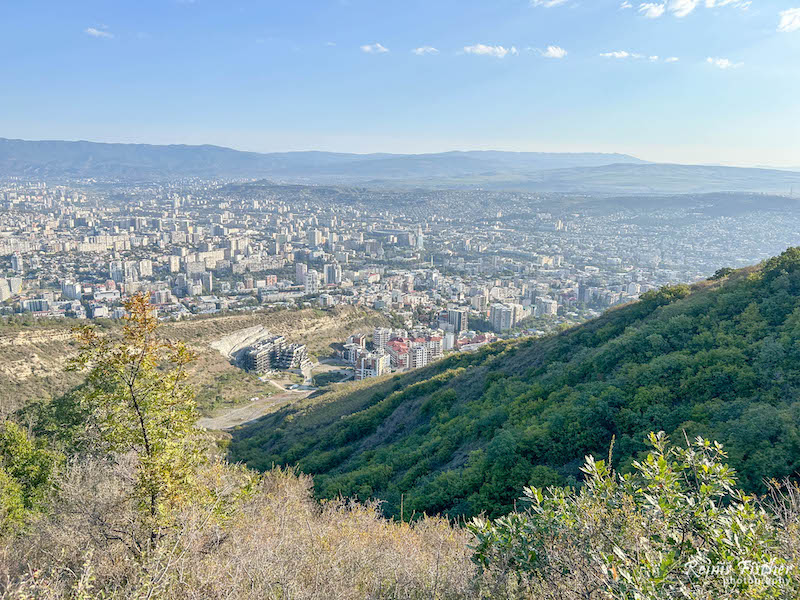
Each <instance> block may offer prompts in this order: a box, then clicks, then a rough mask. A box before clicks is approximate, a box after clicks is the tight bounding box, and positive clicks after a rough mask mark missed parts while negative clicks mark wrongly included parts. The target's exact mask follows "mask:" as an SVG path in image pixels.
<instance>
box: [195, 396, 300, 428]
mask: <svg viewBox="0 0 800 600" xmlns="http://www.w3.org/2000/svg"><path fill="white" fill-rule="evenodd" d="M313 391H314V390H298V391H287V392H284V393H281V394H276V395H274V396H270V397H269V398H260V399H258V400H256V401H255V402H248V403H247V404H245V405H244V406H238V407H236V408H232V409H229V410H226V411H224V412H221V413H220V414H218V415H215V416H212V417H203V418H202V419H200V420H198V421H197V424H198V425H200V427H205V428H206V429H213V430H217V431H224V430H226V429H233V428H234V427H237V426H239V425H243V424H245V423H249V422H250V421H255V420H256V419H259V418H261V417H263V416H264V415H266V414H269V413H271V412H272V411H274V410H276V409H277V408H279V407H280V406H283V405H285V404H291V403H292V402H297V401H299V400H303V399H304V398H307V397H308V396H310V395H311V393H312V392H313Z"/></svg>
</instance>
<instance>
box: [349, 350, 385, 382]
mask: <svg viewBox="0 0 800 600" xmlns="http://www.w3.org/2000/svg"><path fill="white" fill-rule="evenodd" d="M390 363H391V359H390V358H389V355H388V354H377V353H374V352H369V353H367V354H362V355H360V356H359V357H358V358H357V359H356V368H355V380H356V381H361V380H362V379H367V378H369V377H380V376H381V375H383V374H385V373H388V372H389V368H390Z"/></svg>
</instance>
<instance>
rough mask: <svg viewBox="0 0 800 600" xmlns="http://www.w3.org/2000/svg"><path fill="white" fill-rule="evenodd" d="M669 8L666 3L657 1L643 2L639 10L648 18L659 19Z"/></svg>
mask: <svg viewBox="0 0 800 600" xmlns="http://www.w3.org/2000/svg"><path fill="white" fill-rule="evenodd" d="M666 9H667V5H666V4H656V3H655V2H642V3H641V4H640V5H639V12H640V13H642V14H643V15H644V16H645V17H647V18H648V19H657V18H659V17H660V16H661V15H663V14H664V11H665V10H666Z"/></svg>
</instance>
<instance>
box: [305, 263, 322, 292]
mask: <svg viewBox="0 0 800 600" xmlns="http://www.w3.org/2000/svg"><path fill="white" fill-rule="evenodd" d="M305 279H306V285H305V287H306V290H305V291H306V295H308V296H312V295H314V294H319V287H320V274H319V271H315V270H314V269H311V270H310V271H308V272H307V273H306V277H305Z"/></svg>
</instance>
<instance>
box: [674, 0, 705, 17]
mask: <svg viewBox="0 0 800 600" xmlns="http://www.w3.org/2000/svg"><path fill="white" fill-rule="evenodd" d="M698 3H699V0H670V1H669V4H668V5H667V8H668V9H669V11H670V12H671V13H672V14H673V15H675V16H676V17H685V16H686V15H688V14H689V13H691V12H693V11H694V9H695V8H697V4H698Z"/></svg>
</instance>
